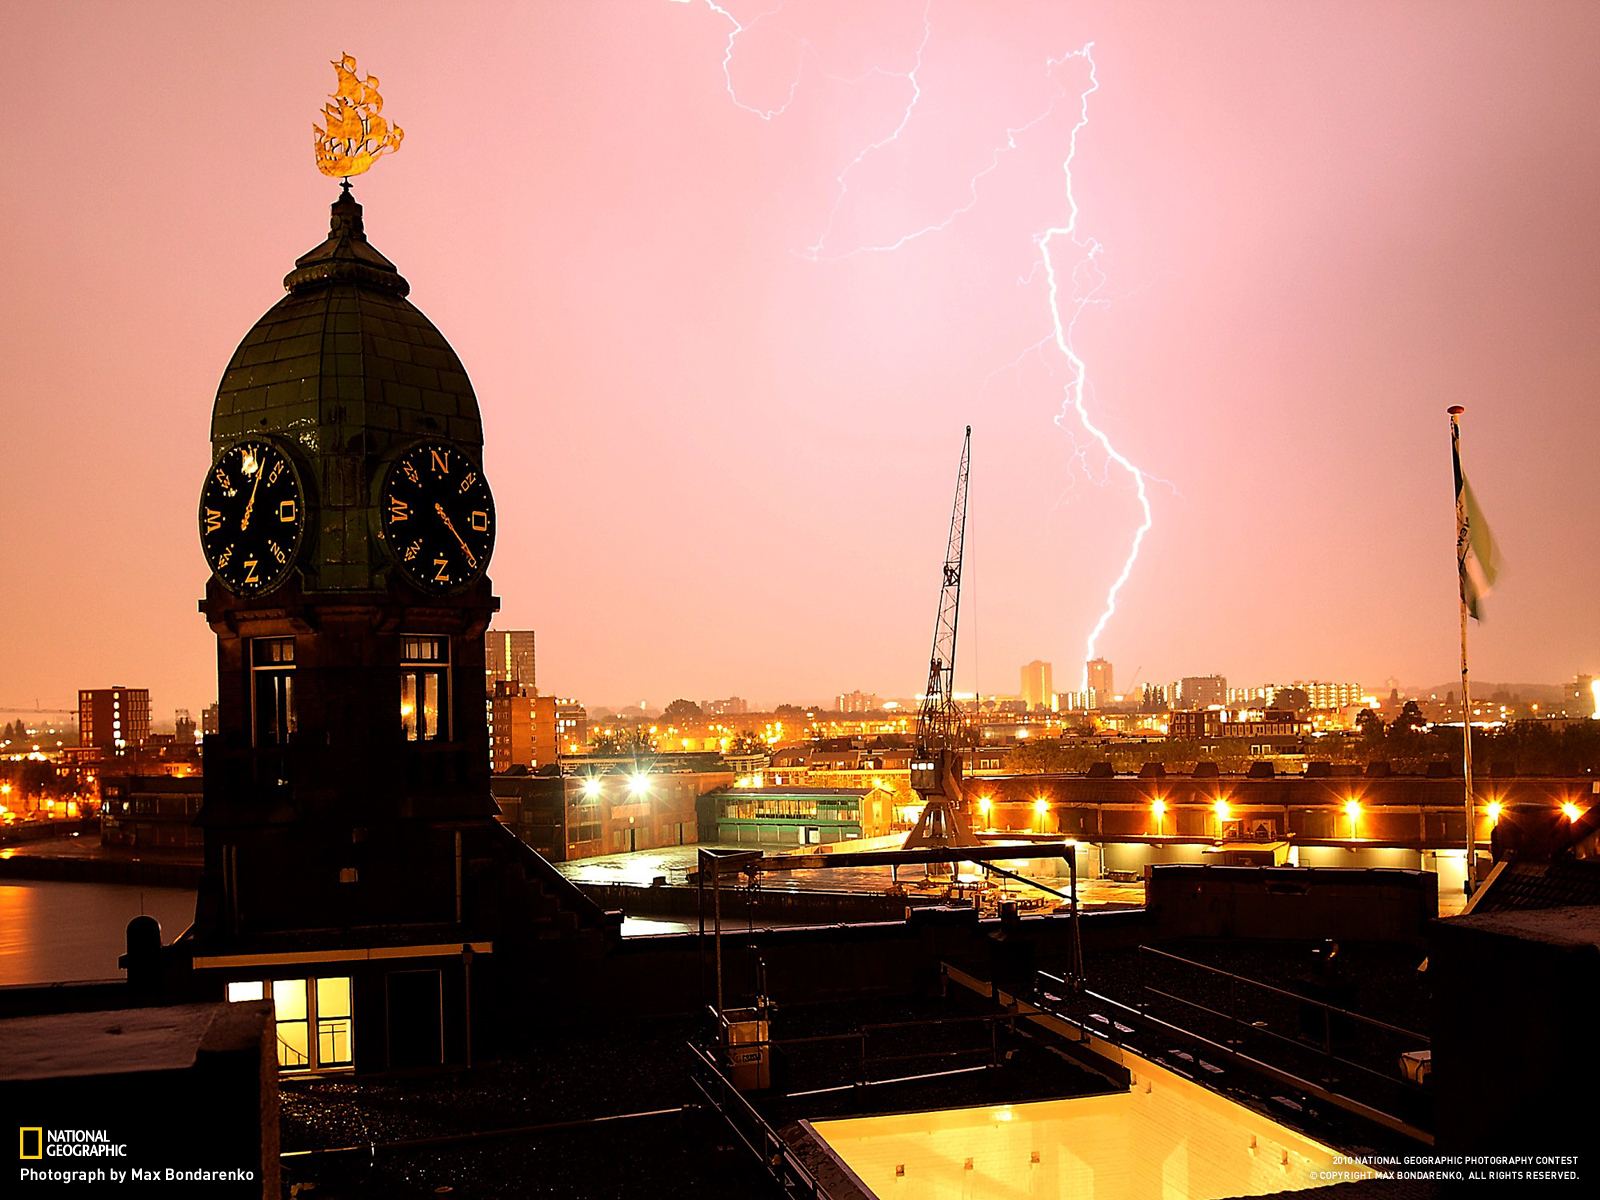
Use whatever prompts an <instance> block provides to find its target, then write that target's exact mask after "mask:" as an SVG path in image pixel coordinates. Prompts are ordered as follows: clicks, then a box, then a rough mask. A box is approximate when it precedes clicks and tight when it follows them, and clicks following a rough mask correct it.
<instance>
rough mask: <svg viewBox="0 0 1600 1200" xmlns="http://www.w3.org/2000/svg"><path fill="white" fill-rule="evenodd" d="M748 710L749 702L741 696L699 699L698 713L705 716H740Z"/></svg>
mask: <svg viewBox="0 0 1600 1200" xmlns="http://www.w3.org/2000/svg"><path fill="white" fill-rule="evenodd" d="M749 711H750V702H749V701H748V700H746V699H745V698H744V697H743V696H729V697H728V698H727V699H726V700H702V701H700V713H701V715H702V716H707V717H742V716H744V714H745V713H747V712H749Z"/></svg>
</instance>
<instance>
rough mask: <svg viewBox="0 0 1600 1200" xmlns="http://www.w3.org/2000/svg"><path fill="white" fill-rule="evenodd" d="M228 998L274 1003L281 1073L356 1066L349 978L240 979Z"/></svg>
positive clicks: (231, 988)
mask: <svg viewBox="0 0 1600 1200" xmlns="http://www.w3.org/2000/svg"><path fill="white" fill-rule="evenodd" d="M228 999H229V1000H230V1001H235V1002H237V1001H241V1000H271V1001H272V1011H273V1018H274V1019H275V1021H276V1022H277V1032H278V1037H277V1043H278V1066H279V1067H280V1068H281V1069H282V1070H285V1071H325V1070H338V1069H341V1068H346V1067H349V1066H351V1065H352V1064H353V1063H354V1062H355V1055H354V1052H353V1051H352V1049H351V1036H352V1025H353V1022H352V1012H351V1005H350V977H349V976H348V975H337V976H330V977H327V978H323V979H271V980H253V979H250V980H241V981H237V982H234V983H230V984H228Z"/></svg>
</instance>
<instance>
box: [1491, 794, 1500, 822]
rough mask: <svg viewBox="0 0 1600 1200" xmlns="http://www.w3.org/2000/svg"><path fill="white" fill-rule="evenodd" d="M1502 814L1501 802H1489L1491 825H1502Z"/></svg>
mask: <svg viewBox="0 0 1600 1200" xmlns="http://www.w3.org/2000/svg"><path fill="white" fill-rule="evenodd" d="M1500 812H1501V808H1500V801H1498V800H1491V801H1489V824H1491V825H1498V824H1500Z"/></svg>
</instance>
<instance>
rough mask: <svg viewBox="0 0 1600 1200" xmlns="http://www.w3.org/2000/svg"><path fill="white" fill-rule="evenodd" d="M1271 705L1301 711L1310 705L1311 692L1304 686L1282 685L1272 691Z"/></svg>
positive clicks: (1291, 710)
mask: <svg viewBox="0 0 1600 1200" xmlns="http://www.w3.org/2000/svg"><path fill="white" fill-rule="evenodd" d="M1272 707H1273V708H1286V709H1288V710H1289V711H1290V712H1297V713H1303V712H1305V711H1306V710H1307V709H1308V708H1310V707H1311V693H1310V692H1308V691H1306V690H1305V688H1298V687H1282V688H1279V689H1278V690H1277V691H1276V692H1274V693H1272Z"/></svg>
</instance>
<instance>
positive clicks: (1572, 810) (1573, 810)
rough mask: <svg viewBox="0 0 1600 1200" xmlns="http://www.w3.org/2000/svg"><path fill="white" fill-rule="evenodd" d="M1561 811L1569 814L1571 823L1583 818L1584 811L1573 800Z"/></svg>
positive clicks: (1568, 818) (1564, 805)
mask: <svg viewBox="0 0 1600 1200" xmlns="http://www.w3.org/2000/svg"><path fill="white" fill-rule="evenodd" d="M1561 811H1562V812H1564V813H1566V814H1567V820H1569V821H1576V820H1577V819H1578V818H1579V817H1581V816H1583V810H1582V809H1581V808H1579V807H1578V806H1577V805H1576V804H1574V803H1573V802H1572V801H1571V800H1568V801H1567V802H1566V803H1565V804H1563V805H1562V806H1561Z"/></svg>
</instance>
